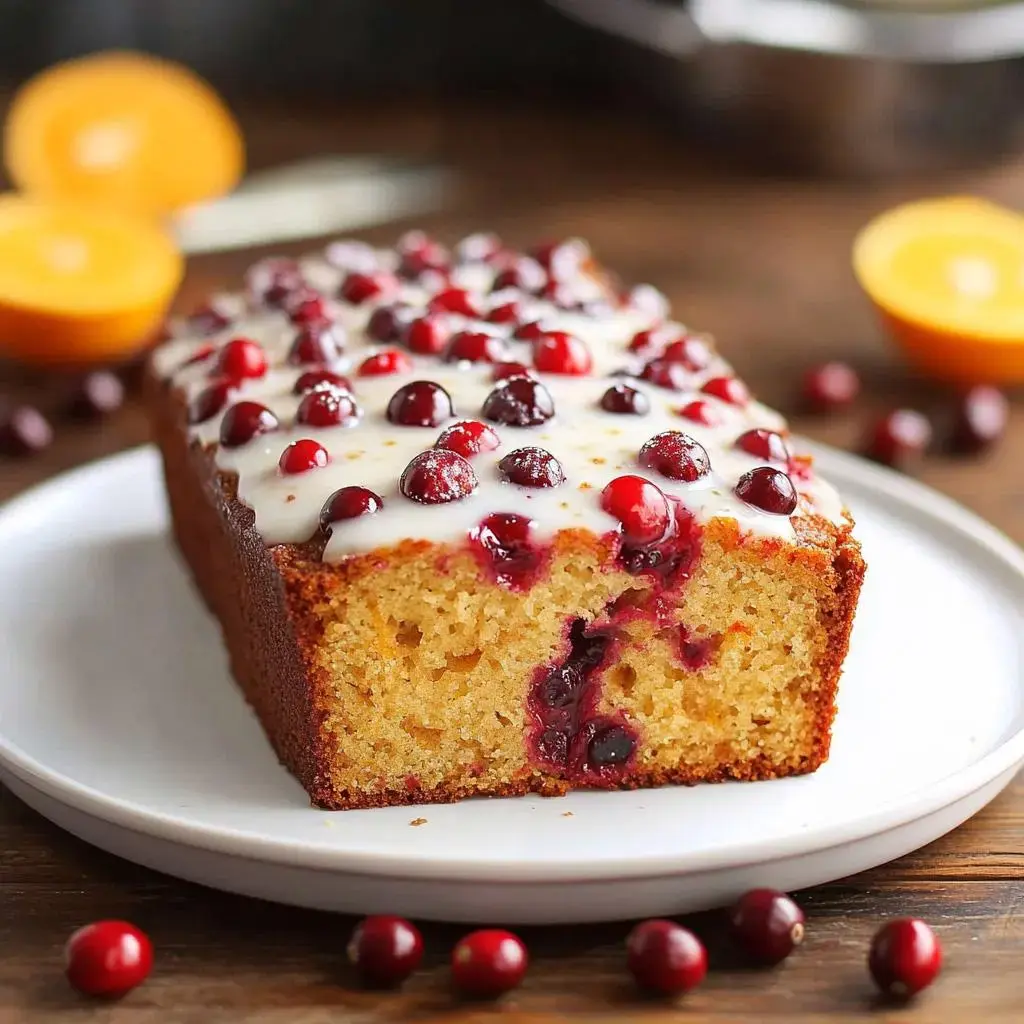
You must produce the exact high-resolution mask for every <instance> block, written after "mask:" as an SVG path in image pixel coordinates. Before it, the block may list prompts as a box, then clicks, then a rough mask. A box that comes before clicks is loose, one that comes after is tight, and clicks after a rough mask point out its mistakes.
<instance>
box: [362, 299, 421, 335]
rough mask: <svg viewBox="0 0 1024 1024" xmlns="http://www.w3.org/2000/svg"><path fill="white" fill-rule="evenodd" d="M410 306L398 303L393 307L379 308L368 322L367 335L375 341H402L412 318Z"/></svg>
mask: <svg viewBox="0 0 1024 1024" xmlns="http://www.w3.org/2000/svg"><path fill="white" fill-rule="evenodd" d="M410 308H411V307H410V306H408V305H407V304H406V303H404V302H396V303H394V304H393V305H391V306H378V307H377V308H376V309H375V310H374V311H373V313H372V314H370V319H369V320H368V321H367V322H366V335H367V337H368V338H372V339H373V340H374V341H384V342H393V341H400V340H401V338H402V335H403V334H404V333H405V330H406V322H407V321H408V320H409V319H410V318H411V317H410Z"/></svg>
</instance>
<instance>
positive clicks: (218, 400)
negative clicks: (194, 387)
mask: <svg viewBox="0 0 1024 1024" xmlns="http://www.w3.org/2000/svg"><path fill="white" fill-rule="evenodd" d="M235 385H236V382H235V381H232V380H218V381H215V382H214V383H213V384H210V385H209V386H208V387H206V388H204V389H203V390H202V391H200V392H199V394H198V395H196V397H195V398H194V399H193V400H192V403H191V405H189V407H188V421H189V423H191V424H193V425H195V424H197V423H205V422H206V421H207V420H212V419H213V417H214V416H216V415H217V413H219V412H220V411H221V410H222V409H223V408H224V407H225V406H226V405H227V404H228V398H230V397H231V392H232V391H233V390H234V389H235Z"/></svg>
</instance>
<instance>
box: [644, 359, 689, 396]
mask: <svg viewBox="0 0 1024 1024" xmlns="http://www.w3.org/2000/svg"><path fill="white" fill-rule="evenodd" d="M640 376H641V377H642V378H643V379H644V380H646V381H650V382H651V383H652V384H654V385H655V386H657V387H659V388H667V389H668V390H669V391H686V390H687V389H688V388H689V387H690V385H691V383H692V379H693V378H692V376H691V374H690V372H689V370H687V369H686V367H685V365H683V363H679V362H674V361H673V360H671V359H662V358H661V357H659V358H657V359H652V360H651V361H650V362H649V363H647V364H646V365H645V366H644V368H643V369H642V370H641V371H640Z"/></svg>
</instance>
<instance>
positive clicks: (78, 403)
mask: <svg viewBox="0 0 1024 1024" xmlns="http://www.w3.org/2000/svg"><path fill="white" fill-rule="evenodd" d="M123 404H124V384H122V383H121V378H120V377H118V376H117V374H116V373H111V372H110V371H109V370H94V371H93V372H92V373H87V374H86V375H85V376H84V377H82V379H81V380H79V381H78V383H77V384H76V385H75V389H74V391H73V392H72V394H71V399H70V401H69V403H68V412H69V413H70V414H71V415H72V416H74V417H76V418H77V419H84V420H94V419H102V418H103V417H104V416H109V415H110V414H111V413H112V412H117V410H118V409H120V408H121V406H122V405H123Z"/></svg>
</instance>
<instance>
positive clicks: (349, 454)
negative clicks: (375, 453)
mask: <svg viewBox="0 0 1024 1024" xmlns="http://www.w3.org/2000/svg"><path fill="white" fill-rule="evenodd" d="M362 457H363V453H362V452H346V453H345V458H346V459H361V458H362Z"/></svg>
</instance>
